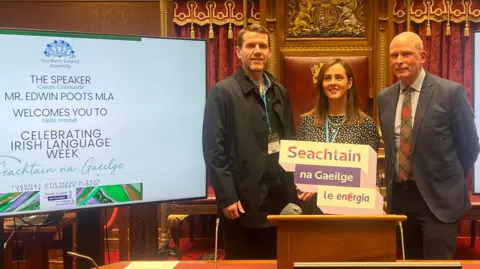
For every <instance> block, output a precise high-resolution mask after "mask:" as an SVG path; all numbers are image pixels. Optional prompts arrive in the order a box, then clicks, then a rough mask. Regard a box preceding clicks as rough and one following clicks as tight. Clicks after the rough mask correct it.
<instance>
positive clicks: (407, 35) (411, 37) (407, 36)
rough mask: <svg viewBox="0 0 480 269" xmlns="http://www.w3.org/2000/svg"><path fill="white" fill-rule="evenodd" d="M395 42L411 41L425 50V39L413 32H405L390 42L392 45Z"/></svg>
mask: <svg viewBox="0 0 480 269" xmlns="http://www.w3.org/2000/svg"><path fill="white" fill-rule="evenodd" d="M394 43H409V44H412V45H413V46H414V47H415V48H416V49H418V50H419V51H422V50H423V41H422V38H421V37H420V36H419V35H417V34H416V33H413V32H403V33H401V34H398V35H397V36H395V37H394V38H393V40H392V43H390V46H391V45H392V44H394Z"/></svg>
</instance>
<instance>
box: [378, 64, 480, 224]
mask: <svg viewBox="0 0 480 269" xmlns="http://www.w3.org/2000/svg"><path fill="white" fill-rule="evenodd" d="M399 91H400V84H399V83H398V82H397V83H396V84H394V85H392V86H390V87H388V88H386V89H384V90H382V91H381V92H380V93H379V94H378V96H377V102H378V109H379V114H380V125H381V128H382V134H383V138H384V143H385V170H386V171H385V172H386V181H387V205H388V207H389V213H392V207H391V205H392V201H393V199H396V198H395V197H394V196H393V191H392V189H393V184H394V182H395V174H396V167H397V163H396V155H397V150H396V145H395V143H396V142H395V129H394V128H395V126H394V125H395V112H396V108H397V102H398V97H399ZM479 150H480V148H479V143H478V135H477V129H476V126H475V121H474V114H473V110H472V107H471V106H470V104H469V103H468V100H467V96H466V94H465V91H464V89H463V87H462V86H461V85H460V84H458V83H455V82H453V81H449V80H445V79H442V78H439V77H437V76H434V75H432V74H429V73H428V72H427V73H426V75H425V80H424V81H423V85H422V88H421V90H420V96H419V98H418V105H417V110H416V113H415V121H414V125H413V136H412V169H413V179H414V180H415V183H416V184H417V187H418V190H419V191H420V194H421V195H422V197H423V200H424V201H425V203H426V204H427V205H428V207H429V208H430V210H431V211H432V212H433V214H434V215H435V216H436V217H437V218H438V219H439V220H440V221H442V222H445V223H452V222H455V221H457V220H458V219H460V218H461V217H462V216H463V214H464V211H465V210H467V209H469V208H470V207H471V203H470V197H469V194H468V189H467V185H466V182H465V177H466V175H467V174H468V172H469V171H470V170H471V169H472V167H473V165H474V163H475V161H476V159H477V155H478V153H479Z"/></svg>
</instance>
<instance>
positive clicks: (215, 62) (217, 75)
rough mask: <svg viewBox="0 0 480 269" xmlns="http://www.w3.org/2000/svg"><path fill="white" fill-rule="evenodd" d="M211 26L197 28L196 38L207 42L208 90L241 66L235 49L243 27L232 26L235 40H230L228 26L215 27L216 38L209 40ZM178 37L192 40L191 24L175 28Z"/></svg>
mask: <svg viewBox="0 0 480 269" xmlns="http://www.w3.org/2000/svg"><path fill="white" fill-rule="evenodd" d="M208 28H209V26H202V27H199V26H198V25H196V26H195V38H196V39H204V40H207V61H208V65H207V74H208V77H207V83H208V84H207V85H208V90H210V88H211V87H212V86H213V85H214V84H215V83H217V82H218V81H220V80H222V79H224V78H226V77H228V76H230V75H231V74H233V73H234V72H235V71H236V70H237V68H239V67H240V66H241V61H240V60H239V59H238V58H237V55H236V52H235V48H236V46H237V34H238V32H239V31H240V30H241V29H242V26H235V25H232V30H233V38H231V39H229V38H228V25H221V26H218V25H214V26H213V30H214V38H213V39H210V38H209V34H208V32H209V29H208ZM175 34H176V36H177V37H182V38H190V24H187V25H185V26H178V25H176V26H175Z"/></svg>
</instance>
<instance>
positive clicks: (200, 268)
mask: <svg viewBox="0 0 480 269" xmlns="http://www.w3.org/2000/svg"><path fill="white" fill-rule="evenodd" d="M397 262H402V261H397ZM407 262H421V261H407ZM429 262H435V261H429ZM438 262H440V261H438ZM459 262H461V263H462V265H463V268H465V269H480V261H474V260H472V261H459ZM129 264H130V262H119V263H115V264H110V265H105V266H100V268H101V269H124V268H125V267H127V266H128V265H129ZM187 268H195V269H211V268H213V261H180V262H179V263H178V265H177V266H176V267H175V269H187ZM218 268H219V269H240V268H241V269H244V268H248V269H276V268H277V261H274V260H271V261H251V260H246V261H225V260H221V261H218ZM92 269H93V268H92Z"/></svg>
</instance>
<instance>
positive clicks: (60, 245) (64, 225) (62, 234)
mask: <svg viewBox="0 0 480 269" xmlns="http://www.w3.org/2000/svg"><path fill="white" fill-rule="evenodd" d="M19 222H20V221H19V220H17V221H16V223H17V231H16V233H15V234H14V235H13V237H12V238H11V239H10V241H9V242H8V244H7V247H6V249H5V260H4V268H12V265H13V260H12V252H13V242H14V241H15V240H18V241H22V243H23V247H24V253H25V255H24V259H25V260H28V261H30V269H48V250H49V249H62V250H63V268H64V269H72V268H73V260H72V258H71V257H70V256H68V255H67V251H71V250H72V248H73V226H72V224H73V223H74V222H75V213H67V214H65V215H64V217H63V219H62V220H61V221H59V222H58V223H57V224H56V225H49V226H43V227H38V226H18V224H19ZM12 224H13V219H12V218H7V219H5V220H4V233H5V235H4V238H5V240H7V238H8V237H9V236H10V235H11V234H12V232H13V230H14V228H13V226H12ZM57 233H58V234H59V239H55V235H56V234H57Z"/></svg>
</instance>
